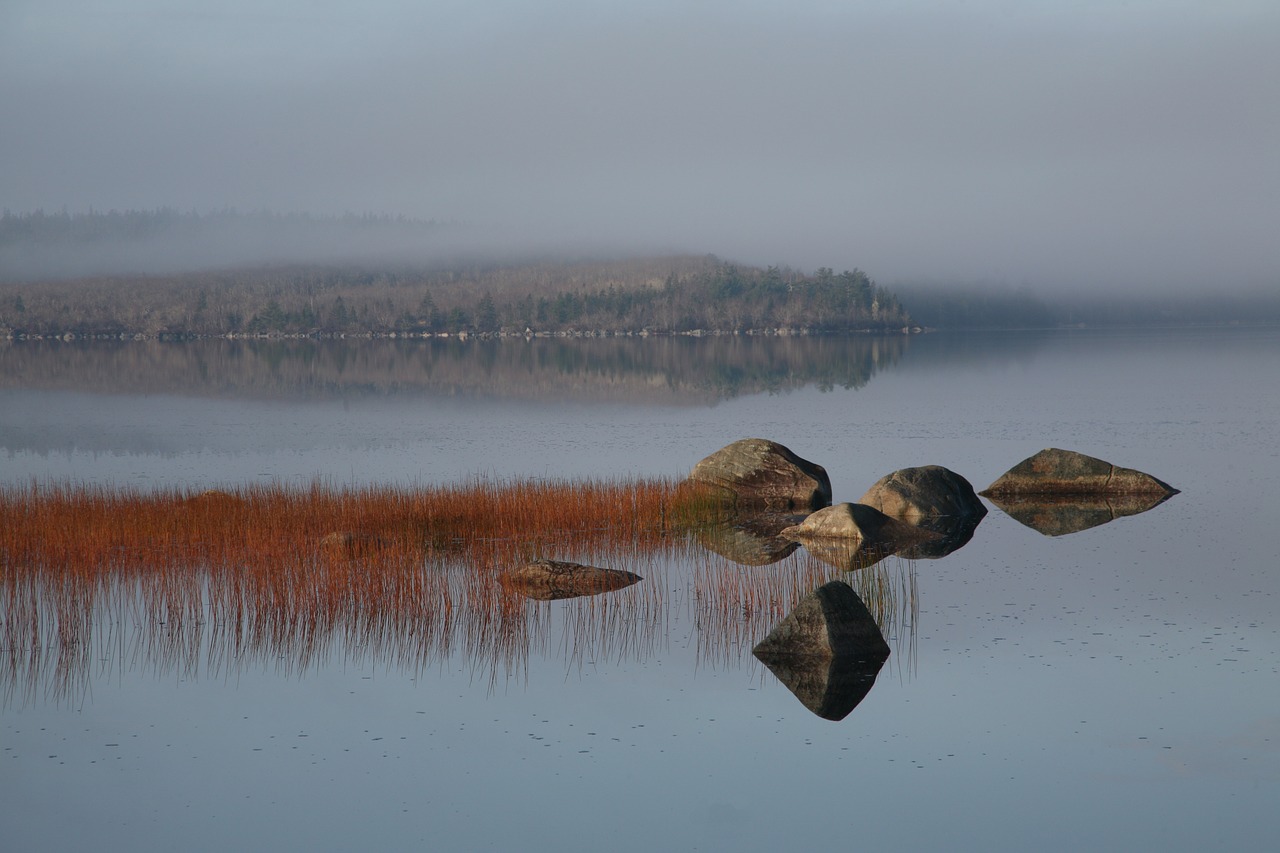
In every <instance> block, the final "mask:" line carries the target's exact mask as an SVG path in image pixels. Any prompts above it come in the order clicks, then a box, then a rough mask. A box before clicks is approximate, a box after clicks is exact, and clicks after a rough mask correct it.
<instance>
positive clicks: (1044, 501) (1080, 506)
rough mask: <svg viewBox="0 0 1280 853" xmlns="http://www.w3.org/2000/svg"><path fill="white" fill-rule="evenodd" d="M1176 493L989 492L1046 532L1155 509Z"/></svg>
mask: <svg viewBox="0 0 1280 853" xmlns="http://www.w3.org/2000/svg"><path fill="white" fill-rule="evenodd" d="M1171 497H1173V495H1165V494H1145V495H1002V496H1000V497H994V496H988V498H987V500H989V501H991V502H992V503H993V504H995V505H996V506H997V507H999V508H1000V509H1001V510H1003V511H1004V512H1005V513H1007V514H1008V515H1009V516H1010V517H1011V518H1013V519H1014V520H1015V521H1018V522H1020V523H1022V524H1025V525H1026V526H1027V527H1030V528H1031V529H1032V530H1035V531H1037V532H1038V533H1043V534H1044V535H1045V536H1065V535H1067V534H1068V533H1079V532H1080V531H1081V530H1088V529H1089V528H1091V527H1098V526H1100V525H1103V524H1106V523H1108V522H1111V521H1115V520H1116V519H1117V518H1124V517H1125V516H1128V515H1138V514H1140V513H1144V512H1146V511H1148V510H1151V509H1155V508H1156V507H1157V506H1159V505H1160V504H1162V503H1164V502H1165V501H1167V500H1168V499H1169V498H1171Z"/></svg>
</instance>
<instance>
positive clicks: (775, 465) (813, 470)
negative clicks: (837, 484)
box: [689, 438, 831, 509]
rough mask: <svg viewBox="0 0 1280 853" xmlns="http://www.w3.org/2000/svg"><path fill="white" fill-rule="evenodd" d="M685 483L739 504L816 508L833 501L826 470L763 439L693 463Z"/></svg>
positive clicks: (746, 440)
mask: <svg viewBox="0 0 1280 853" xmlns="http://www.w3.org/2000/svg"><path fill="white" fill-rule="evenodd" d="M689 479H690V480H692V481H693V482H696V483H705V484H707V485H709V486H713V487H715V488H717V489H719V490H721V491H722V492H724V493H726V494H728V495H730V496H732V498H733V501H734V503H735V504H737V505H739V506H763V507H770V508H775V509H793V508H803V509H814V508H817V507H822V506H826V505H827V504H829V503H831V480H830V478H829V477H828V476H827V472H826V469H825V468H823V467H822V466H821V465H818V464H816V463H813V462H810V461H808V460H807V459H802V458H800V457H799V456H797V455H796V454H794V453H792V452H791V450H790V449H788V448H786V447H783V446H782V445H781V444H778V443H777V442H776V441H770V440H768V439H764V438H744V439H742V440H740V441H735V442H734V443H733V444H730V445H727V446H725V447H722V448H720V449H719V450H717V451H716V452H715V453H712V454H711V455H710V456H708V457H706V458H705V459H703V460H701V461H700V462H698V464H696V465H694V466H693V470H692V471H691V472H690V474H689Z"/></svg>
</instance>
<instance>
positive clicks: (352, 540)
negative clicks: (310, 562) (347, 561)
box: [320, 530, 390, 557]
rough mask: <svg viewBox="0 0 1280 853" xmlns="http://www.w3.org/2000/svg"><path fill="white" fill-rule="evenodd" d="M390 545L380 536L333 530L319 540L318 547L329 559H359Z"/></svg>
mask: <svg viewBox="0 0 1280 853" xmlns="http://www.w3.org/2000/svg"><path fill="white" fill-rule="evenodd" d="M389 544H390V543H389V542H388V541H387V540H386V539H383V538H382V537H381V536H374V535H373V534H371V533H354V532H352V531H350V530H335V531H334V532H332V533H327V534H325V536H324V537H323V538H322V539H321V540H320V547H321V549H322V550H323V551H324V553H326V554H328V555H329V556H330V557H360V556H367V555H369V554H372V553H373V552H374V551H377V550H380V549H382V548H386V547H387V546H388V545H389Z"/></svg>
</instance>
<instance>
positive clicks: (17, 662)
mask: <svg viewBox="0 0 1280 853" xmlns="http://www.w3.org/2000/svg"><path fill="white" fill-rule="evenodd" d="M717 516H720V517H718V518H717ZM733 523H734V521H733V519H725V518H723V517H722V515H721V513H719V512H718V511H717V509H716V507H715V505H714V502H712V501H711V500H710V499H709V498H708V496H707V495H706V494H705V493H700V492H699V491H697V490H696V489H695V488H693V487H691V486H690V485H689V484H688V483H685V482H681V481H677V480H668V479H636V480H604V481H592V480H583V481H556V480H490V479H476V480H472V481H468V482H464V483H459V484H455V485H445V486H422V487H408V488H405V487H366V488H337V487H331V486H328V485H324V484H315V485H312V486H311V487H309V488H301V489H290V488H285V487H279V486H267V487H252V488H242V489H238V490H235V491H231V492H220V491H219V492H204V493H199V494H191V493H187V492H181V491H158V492H138V491H130V490H114V489H109V488H103V487H96V486H88V485H79V484H75V485H33V486H30V487H27V488H19V489H8V490H4V491H2V492H0V572H2V574H0V617H2V619H3V622H2V625H0V688H2V689H3V694H4V700H5V704H10V703H12V702H14V701H18V702H29V701H35V700H40V699H42V700H45V701H70V700H74V699H75V698H76V697H77V696H79V695H81V694H82V693H83V691H84V690H85V689H86V688H87V686H88V684H89V682H90V680H91V679H92V678H94V677H98V676H101V675H104V674H110V673H112V672H115V671H119V672H125V671H137V670H152V671H154V672H155V673H156V674H172V673H174V672H177V673H179V674H181V675H183V676H187V677H198V676H201V675H204V676H217V675H223V676H225V675H227V674H231V673H234V672H237V671H240V670H242V669H244V668H246V667H251V666H262V667H272V668H274V669H275V670H277V671H279V672H280V673H282V674H285V675H291V674H300V673H304V672H306V671H308V670H309V669H312V668H315V667H319V666H322V665H324V664H325V663H327V662H329V661H331V660H333V659H334V658H335V657H340V658H341V659H342V660H345V661H372V662H375V663H378V664H380V665H387V666H395V667H398V668H402V669H406V670H409V671H413V672H417V671H420V670H422V669H424V668H427V667H430V666H432V665H436V664H440V663H442V662H444V661H446V660H448V659H455V660H463V661H465V662H466V664H467V666H468V667H470V668H471V670H472V672H473V673H480V674H483V675H484V676H485V677H487V678H489V679H490V680H491V682H494V683H496V682H497V680H499V679H501V678H508V677H512V676H519V675H521V674H522V673H525V672H527V669H526V667H527V664H528V660H529V656H530V655H531V654H537V655H542V656H553V655H559V656H562V657H563V659H564V660H565V661H566V662H567V663H568V664H569V665H570V666H581V665H582V664H583V663H584V662H588V661H602V660H610V659H613V660H623V659H632V660H642V661H643V660H645V659H647V658H648V657H649V656H650V655H651V654H653V653H654V651H655V650H656V649H657V648H658V647H659V645H660V644H661V643H663V642H665V640H666V639H667V637H668V636H669V634H670V632H671V631H672V630H673V626H675V625H676V624H677V623H679V624H685V620H686V618H687V623H688V624H689V625H692V630H693V631H694V633H695V634H696V637H695V641H696V651H697V660H698V661H699V662H701V663H706V664H708V665H712V666H725V667H729V666H740V665H742V663H744V662H749V663H750V665H754V662H753V659H752V658H751V656H750V650H751V647H752V646H753V645H754V644H755V643H756V642H758V641H759V640H760V639H761V638H762V637H763V636H764V635H765V634H767V633H768V631H769V630H770V628H771V626H772V625H773V624H775V623H776V622H777V621H778V620H780V619H781V618H783V617H784V616H785V615H786V614H787V612H788V611H789V610H790V609H791V608H792V607H794V605H795V604H796V602H797V601H799V600H800V598H802V597H803V596H805V595H806V594H808V593H809V592H811V591H813V590H814V589H815V588H817V587H818V586H820V585H822V584H823V583H825V582H827V581H828V580H831V579H833V578H843V579H844V580H846V581H847V582H849V583H850V584H851V585H852V586H853V587H854V588H855V590H857V591H858V593H859V594H860V595H861V597H862V598H863V600H864V601H865V602H866V604H867V607H868V608H869V610H870V611H871V613H872V614H873V615H874V616H875V617H876V619H877V621H878V622H879V624H880V626H881V628H882V630H883V631H884V633H885V635H886V636H888V637H890V638H901V637H902V636H903V635H904V634H905V635H907V637H908V638H907V642H908V644H909V647H908V649H907V651H908V652H909V654H908V656H907V660H908V661H910V660H911V658H912V657H913V654H910V652H913V649H911V648H910V637H912V636H914V626H915V621H916V620H915V618H914V617H915V614H916V607H917V601H916V594H915V573H914V567H913V565H912V564H911V563H910V562H909V561H896V562H894V563H891V564H889V565H886V564H883V563H882V564H879V565H876V566H873V567H870V568H868V569H864V570H862V571H858V572H854V573H848V572H843V571H841V570H840V569H839V568H836V567H832V566H830V565H827V564H825V563H823V562H821V561H819V560H818V559H816V558H814V557H812V556H811V555H809V554H808V552H806V551H804V550H803V549H802V550H800V551H797V552H795V553H793V554H790V555H789V556H785V557H784V558H783V559H781V560H780V561H779V562H777V563H774V564H773V565H766V566H755V565H752V566H747V565H743V564H740V563H738V562H734V561H733V560H732V559H730V558H728V557H725V556H722V555H720V554H718V553H716V552H714V551H711V550H708V549H706V548H704V547H703V546H702V545H700V544H699V541H700V540H705V539H706V538H707V528H708V527H709V526H714V525H716V524H719V525H722V526H723V525H726V524H733ZM538 558H550V559H555V560H571V561H576V562H580V563H585V564H590V565H597V566H602V567H608V568H610V569H615V570H620V571H625V572H632V573H634V574H636V575H639V576H640V577H641V578H643V580H642V581H640V582H638V583H635V584H634V585H632V586H628V587H626V588H623V589H618V590H616V591H612V592H607V593H603V594H599V595H588V596H582V597H579V598H572V599H567V600H562V601H538V600H533V599H530V598H527V597H525V596H523V595H520V594H519V593H518V592H515V591H513V590H512V589H510V588H507V587H504V585H503V584H502V583H500V582H499V576H500V574H501V573H502V572H503V571H506V570H508V569H510V568H512V567H514V566H517V565H522V564H524V563H526V562H528V561H530V560H534V559H538ZM896 644H897V645H898V646H899V647H900V646H901V640H899V641H898V642H897V643H896Z"/></svg>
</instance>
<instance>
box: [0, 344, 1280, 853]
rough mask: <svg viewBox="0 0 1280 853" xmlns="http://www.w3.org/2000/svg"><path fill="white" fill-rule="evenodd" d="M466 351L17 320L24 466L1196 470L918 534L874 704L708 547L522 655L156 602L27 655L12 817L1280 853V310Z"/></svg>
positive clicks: (310, 839) (1, 437) (93, 836)
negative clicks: (52, 326)
mask: <svg viewBox="0 0 1280 853" xmlns="http://www.w3.org/2000/svg"><path fill="white" fill-rule="evenodd" d="M451 344H452V345H450V346H444V347H441V346H439V345H437V343H436V342H433V343H432V344H430V345H428V344H424V343H422V342H413V343H408V342H359V343H348V342H334V343H324V344H315V343H310V342H299V343H297V344H296V345H295V344H293V343H290V344H288V345H275V344H260V345H257V346H254V345H248V344H238V345H232V344H227V343H226V342H216V343H208V344H204V343H202V344H186V345H176V344H171V345H159V344H129V345H125V346H115V345H112V346H104V345H83V346H77V345H66V344H59V345H50V344H40V345H37V344H13V345H8V346H3V345H0V484H2V485H4V486H6V487H9V488H13V487H17V486H25V485H26V484H29V483H30V482H32V481H37V482H46V481H54V482H65V481H74V482H83V483H102V484H114V485H119V486H130V487H134V488H141V489H150V488H155V487H175V488H183V489H191V490H200V489H204V488H208V487H212V486H224V487H226V486H236V485H239V484H245V483H261V482H266V483H277V482H278V483H286V484H293V485H304V484H308V483H311V482H314V481H316V480H320V481H324V482H328V483H332V484H336V485H344V484H371V483H384V482H393V483H401V484H405V485H412V484H415V483H420V484H430V483H444V482H451V481H455V480H458V479H464V478H468V477H474V476H476V475H487V476H490V477H496V478H505V477H514V476H535V477H541V476H555V477H579V476H615V475H616V476H621V475H628V474H640V475H682V474H684V473H685V472H687V470H688V469H689V467H691V466H692V465H693V463H694V462H696V461H697V460H698V459H700V458H701V457H703V456H705V455H707V454H708V453H710V452H712V451H714V450H715V449H717V448H719V447H720V446H722V445H724V444H727V443H728V442H730V441H733V440H735V439H738V438H743V437H748V436H762V437H768V438H773V439H775V440H777V441H780V442H782V443H783V444H786V445H787V446H789V447H791V448H792V449H793V450H794V451H796V452H797V453H799V454H800V455H801V456H804V457H806V458H809V459H812V460H814V461H817V462H820V463H821V464H823V465H824V466H825V467H826V468H827V470H828V472H829V473H830V475H831V479H832V483H833V488H834V491H835V497H836V500H857V498H858V497H859V496H860V495H861V494H862V493H863V491H864V490H865V489H866V488H867V487H868V486H869V485H870V484H871V483H872V482H874V481H875V480H876V479H878V478H879V477H880V476H882V475H884V474H886V473H888V472H890V471H892V470H894V469H897V468H901V467H907V466H915V465H924V464H939V465H945V466H946V467H948V468H951V469H953V470H955V471H957V472H959V473H961V474H962V475H964V476H965V477H967V478H968V479H969V480H970V481H971V482H972V483H973V484H974V485H975V487H977V488H979V489H981V488H983V487H985V486H986V485H987V484H989V483H990V482H991V481H992V480H994V479H995V478H996V477H997V476H999V475H1000V474H1001V473H1003V472H1004V471H1005V470H1007V469H1008V468H1009V467H1011V466H1013V465H1014V464H1016V463H1017V462H1019V461H1020V460H1022V459H1023V458H1025V457H1027V456H1029V455H1031V454H1032V453H1035V452H1037V451H1039V450H1040V449H1042V448H1045V447H1051V446H1056V447H1064V448H1068V449H1073V450H1079V451H1081V452H1085V453H1088V454H1090V455H1094V456H1098V457H1101V458H1104V459H1107V460H1108V461H1111V462H1114V463H1116V464H1119V465H1124V466H1128V467H1133V468H1138V469H1140V470H1143V471H1147V472H1149V473H1152V474H1154V475H1156V476H1157V477H1160V478H1161V479H1164V480H1166V481H1168V482H1170V483H1171V484H1173V485H1174V486H1176V487H1177V488H1179V489H1181V494H1179V495H1177V496H1175V497H1174V498H1173V499H1171V500H1170V501H1168V502H1166V503H1164V504H1162V505H1160V506H1158V507H1156V508H1155V509H1153V510H1151V511H1149V512H1146V513H1144V514H1141V515H1136V516H1132V517H1127V518H1121V519H1119V520H1117V521H1114V522H1112V523H1109V524H1105V525H1102V526H1099V527H1094V528H1091V529H1088V530H1083V531H1080V532H1077V533H1072V534H1069V535H1064V536H1056V537H1049V536H1045V535H1042V534H1040V533H1038V532H1036V531H1034V530H1032V529H1031V528H1028V527H1026V526H1024V525H1022V524H1020V523H1019V522H1018V521H1016V520H1014V519H1013V518H1011V517H1010V516H1008V515H1006V514H1005V513H1003V512H1001V511H999V510H998V509H995V508H994V507H992V511H991V512H990V514H988V516H987V517H986V518H985V519H984V520H983V522H982V524H981V525H980V526H979V527H978V529H977V531H976V533H975V535H974V537H973V539H972V541H971V542H969V543H968V544H967V545H966V546H964V547H963V548H961V549H960V550H958V551H956V552H954V553H953V554H951V555H949V556H947V557H945V558H944V559H941V560H918V561H907V560H901V559H898V558H891V559H890V560H889V561H887V562H886V563H885V564H883V565H882V566H881V567H880V568H879V570H880V571H883V572H884V573H885V576H886V577H889V578H890V579H891V580H893V582H894V583H897V584H900V586H901V588H903V589H907V588H909V589H910V590H912V591H913V593H914V596H915V608H914V609H912V608H910V607H907V608H904V609H903V615H902V618H900V619H899V620H898V621H897V622H896V623H895V624H893V625H891V626H889V630H887V631H886V634H888V635H889V637H888V638H889V640H890V646H891V648H892V650H893V654H892V655H891V657H890V659H889V661H888V663H886V665H885V667H884V668H883V669H882V670H881V672H880V674H879V677H878V679H877V681H876V684H875V686H874V687H873V689H872V690H871V692H870V693H869V694H868V695H867V697H866V698H865V699H864V700H863V701H862V703H861V704H859V705H858V706H857V707H856V708H855V709H854V710H853V711H852V713H850V714H849V715H848V716H847V717H846V718H844V719H843V720H841V721H839V722H833V721H829V720H826V719H822V718H820V717H818V716H816V715H815V714H813V713H811V712H810V711H809V710H808V709H807V708H806V707H805V706H803V705H802V704H801V703H800V702H799V701H798V700H797V698H796V696H794V695H793V694H792V693H791V692H790V691H789V690H788V689H787V688H786V687H785V686H783V685H782V684H781V683H780V682H779V681H778V680H777V679H776V678H774V677H773V676H772V675H771V674H770V673H769V672H768V671H767V670H766V669H764V667H762V666H761V665H760V664H759V663H758V662H756V661H755V659H754V658H753V657H752V656H751V654H750V647H751V645H752V643H754V642H755V641H756V640H758V639H759V638H760V637H759V636H755V635H754V634H752V632H753V631H754V632H756V633H759V632H760V630H761V629H760V628H759V627H758V626H756V625H755V623H751V624H750V625H748V626H747V627H746V628H745V629H744V632H743V633H744V634H751V636H735V635H733V633H732V631H726V627H725V625H724V624H723V623H719V624H718V625H714V626H713V625H709V624H708V622H707V619H706V611H705V609H704V608H703V607H702V605H701V604H700V602H699V600H698V599H697V594H696V586H697V584H696V576H697V573H698V571H700V569H699V568H698V565H699V558H698V557H696V556H693V557H689V558H680V559H673V560H671V561H665V562H662V563H661V564H655V565H650V566H643V567H637V571H638V572H639V573H640V574H642V575H645V577H646V581H645V583H652V584H661V585H663V590H664V592H663V595H662V596H661V602H662V606H661V608H659V609H660V610H661V612H660V613H659V614H658V616H657V617H656V618H654V617H653V614H649V615H648V616H646V618H645V619H644V620H642V621H643V622H644V624H643V625H640V626H634V625H633V626H627V625H625V624H624V625H621V626H619V624H618V623H617V621H616V620H615V622H614V623H612V624H611V625H609V626H608V628H607V630H601V631H597V632H596V633H592V631H593V630H594V628H593V627H592V626H593V625H596V623H594V622H592V621H591V620H592V619H593V618H595V617H594V616H593V615H592V614H593V613H596V611H593V610H592V605H587V604H584V603H583V602H581V601H578V602H553V603H550V604H542V605H538V606H537V613H538V614H540V615H539V617H538V618H539V619H540V620H541V621H540V622H539V623H538V624H539V625H541V626H542V627H541V628H540V629H539V630H538V631H536V632H535V633H534V635H533V636H532V637H531V638H530V641H529V643H528V645H527V647H526V648H525V649H524V650H523V652H522V653H521V654H520V655H519V656H517V658H516V659H514V660H510V659H508V660H507V661H506V662H504V661H502V660H499V659H497V658H492V659H489V658H484V656H483V655H480V656H477V655H475V654H468V653H467V652H466V651H465V649H463V648H461V647H459V648H458V649H457V650H455V651H453V652H451V653H447V654H446V653H436V654H425V655H417V656H415V655H413V654H406V653H404V650H403V649H400V650H396V649H382V650H379V649H371V648H359V649H356V648H350V647H346V646H344V645H343V643H342V642H341V639H340V638H337V639H334V640H333V641H332V642H330V643H329V644H327V645H326V646H324V647H323V648H321V649H319V650H312V654H311V657H308V658H305V659H302V658H300V657H299V656H297V655H293V654H287V653H284V652H281V653H279V654H278V655H276V656H273V657H264V656H250V657H247V658H244V659H239V660H237V659H234V658H230V659H229V658H228V657H227V656H226V655H225V654H222V653H221V652H220V651H219V649H218V647H217V642H216V640H215V639H214V638H211V637H205V638H203V639H202V640H201V641H200V643H199V644H198V647H197V648H196V649H195V652H194V654H181V653H176V652H174V650H173V649H168V650H166V649H165V648H163V647H161V646H157V644H156V643H155V637H156V636H158V634H157V632H156V630H155V626H150V627H148V626H146V625H139V624H135V623H132V622H130V621H129V620H128V619H120V620H119V621H117V622H115V623H113V624H104V625H101V626H99V635H100V639H101V644H100V646H99V647H97V648H96V649H95V652H94V660H93V661H92V662H91V663H90V664H89V665H88V666H86V667H85V668H84V671H83V672H73V673H59V672H56V671H55V672H41V673H36V674H35V676H30V674H29V673H28V674H26V675H25V676H24V677H21V678H20V677H16V676H15V675H14V674H13V673H12V672H10V673H9V674H8V675H6V679H7V680H6V681H5V683H4V685H3V687H4V695H3V705H2V706H0V826H3V827H4V830H3V835H4V838H5V847H6V849H12V850H68V849H88V848H90V847H92V848H95V849H102V850H139V849H188V850H190V849H208V850H224V849H289V850H319V849H333V850H339V849H353V848H358V847H359V848H363V847H368V846H376V847H379V848H383V849H477V850H486V849H492V850H524V849H528V850H542V849H545V850H584V851H585V850H599V849H617V850H654V849H677V850H686V849H687V850H694V849H701V850H713V849H715V850H718V849H738V850H777V849H784V848H804V847H807V846H811V845H832V844H842V845H843V844H848V845H858V846H874V847H876V848H878V849H888V850H899V849H901V850H919V849H972V850H1027V849H1059V850H1079V849H1085V848H1090V849H1114V850H1132V849H1168V850H1204V849H1232V850H1263V849H1266V850H1271V849H1274V844H1275V840H1276V838H1278V837H1280V814H1278V813H1277V810H1276V808H1275V803H1276V802H1277V800H1278V799H1280V677H1278V675H1280V672H1278V670H1280V628H1277V620H1276V613H1277V612H1278V611H1280V574H1278V572H1277V568H1276V566H1277V563H1278V560H1277V557H1278V556H1280V553H1278V552H1280V545H1277V539H1276V536H1275V534H1274V531H1273V527H1274V519H1275V517H1276V514H1277V510H1278V509H1280V500H1278V499H1277V498H1276V490H1275V483H1276V482H1277V481H1280V445H1278V444H1277V441H1276V438H1277V436H1278V435H1280V393H1278V392H1280V332H1278V331H1276V330H1236V331H1212V332H1185V331H1179V332H1142V333H1118V332H1109V333H1084V332H1077V333H1059V334H1048V335H1004V336H999V335H994V336H963V337H962V336H953V335H941V334H939V335H930V336H924V337H913V338H909V339H907V338H904V339H893V340H889V341H878V342H870V341H865V340H858V341H804V340H791V341H786V340H784V341H736V342H732V341H723V340H719V341H707V340H703V341H679V342H670V341H648V342H645V341H623V342H617V343H609V342H599V341H596V342H590V341H588V342H580V343H579V344H573V343H565V342H554V341H533V342H532V343H525V342H523V341H521V342H501V343H493V344H477V343H473V344H472V345H471V346H470V348H467V347H459V346H457V344H456V342H451ZM521 348H523V349H521ZM2 556H3V555H0V557H2ZM794 565H795V563H794V558H792V559H790V560H788V561H784V562H782V563H778V564H775V565H773V566H766V567H745V566H744V567H741V569H740V570H741V571H742V572H744V573H771V572H773V573H786V572H790V571H794V570H795V569H794ZM3 568H4V569H5V571H11V570H12V567H10V566H7V565H5V566H4V567H3ZM597 615H598V614H597ZM584 620H585V621H584ZM623 621H625V620H623ZM583 625H586V628H585V629H584V628H583ZM584 632H585V633H584ZM160 633H161V634H162V633H163V632H160ZM222 651H225V650H222ZM286 651H287V650H286ZM28 676H29V677H28Z"/></svg>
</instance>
